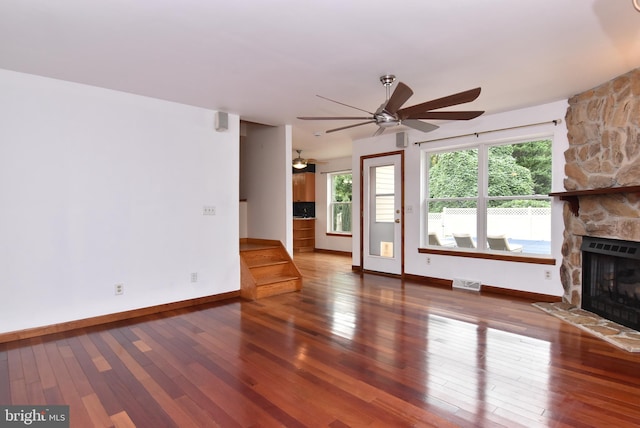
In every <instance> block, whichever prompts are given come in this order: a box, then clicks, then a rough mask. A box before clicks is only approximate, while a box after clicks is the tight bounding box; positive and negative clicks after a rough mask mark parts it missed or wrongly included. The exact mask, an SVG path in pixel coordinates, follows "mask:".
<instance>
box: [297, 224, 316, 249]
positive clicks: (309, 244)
mask: <svg viewBox="0 0 640 428" xmlns="http://www.w3.org/2000/svg"><path fill="white" fill-rule="evenodd" d="M315 247H316V221H315V219H312V218H307V219H293V251H294V252H295V251H298V252H303V251H313V250H314V249H315Z"/></svg>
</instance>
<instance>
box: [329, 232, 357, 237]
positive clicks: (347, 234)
mask: <svg viewBox="0 0 640 428" xmlns="http://www.w3.org/2000/svg"><path fill="white" fill-rule="evenodd" d="M326 235H327V236H342V237H345V238H351V236H352V235H351V234H350V233H331V232H327V233H326Z"/></svg>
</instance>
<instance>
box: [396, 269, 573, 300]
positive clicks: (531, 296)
mask: <svg viewBox="0 0 640 428" xmlns="http://www.w3.org/2000/svg"><path fill="white" fill-rule="evenodd" d="M404 279H405V280H409V281H414V282H421V283H424V284H426V285H430V286H436V287H443V288H453V281H451V280H450V279H442V278H433V277H428V276H420V275H413V274H405V275H404ZM480 294H498V295H503V296H509V297H516V298H519V299H526V300H532V301H534V302H548V303H554V302H561V301H562V297H561V296H551V295H549V294H541V293H532V292H530V291H520V290H513V289H510V288H502V287H494V286H491V285H484V284H482V288H481V289H480Z"/></svg>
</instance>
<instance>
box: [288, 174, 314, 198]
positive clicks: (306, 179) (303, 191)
mask: <svg viewBox="0 0 640 428" xmlns="http://www.w3.org/2000/svg"><path fill="white" fill-rule="evenodd" d="M315 201H316V175H315V174H314V173H313V172H301V173H299V174H293V202H315Z"/></svg>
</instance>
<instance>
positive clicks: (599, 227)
mask: <svg viewBox="0 0 640 428" xmlns="http://www.w3.org/2000/svg"><path fill="white" fill-rule="evenodd" d="M565 120H566V124H567V130H568V140H569V149H568V150H567V151H566V152H565V162H566V164H565V175H566V178H565V181H564V187H565V189H566V190H567V192H566V193H565V195H563V196H561V199H563V200H567V201H569V202H570V203H565V204H564V212H563V217H564V225H565V230H564V237H563V238H564V240H563V245H562V256H563V261H562V265H561V267H560V276H561V281H562V285H563V287H564V296H563V300H564V301H565V302H567V303H570V304H572V305H575V306H578V307H582V302H583V300H582V279H583V254H582V249H581V247H582V243H583V237H586V236H588V237H595V238H606V239H618V240H624V241H631V242H640V69H635V70H632V71H630V72H628V73H626V74H624V75H622V76H619V77H617V78H615V79H613V80H611V81H609V82H607V83H604V84H602V85H600V86H598V87H596V88H594V89H591V90H589V91H586V92H584V93H582V94H578V95H576V96H574V97H572V98H571V99H569V108H568V109H567V115H566V118H565ZM567 195H568V196H567Z"/></svg>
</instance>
